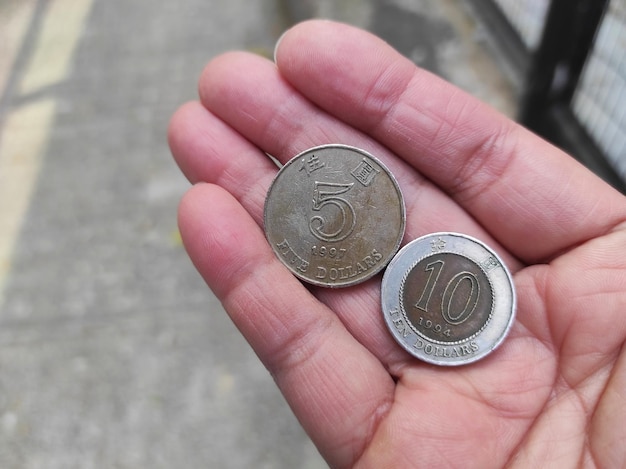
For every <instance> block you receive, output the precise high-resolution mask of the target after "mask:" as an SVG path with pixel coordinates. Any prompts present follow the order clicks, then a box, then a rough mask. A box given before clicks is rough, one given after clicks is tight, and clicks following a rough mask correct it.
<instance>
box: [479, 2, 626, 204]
mask: <svg viewBox="0 0 626 469" xmlns="http://www.w3.org/2000/svg"><path fill="white" fill-rule="evenodd" d="M470 3H471V4H473V6H474V10H475V12H476V13H477V14H478V15H479V16H481V17H482V20H483V22H484V23H485V24H486V27H487V30H488V31H490V32H491V33H492V34H493V35H494V36H496V41H494V43H495V44H496V45H497V46H498V47H499V48H500V50H501V52H502V53H503V55H504V56H505V57H507V59H508V60H509V63H510V66H512V68H513V70H514V71H515V74H517V76H518V77H520V79H519V80H516V81H518V83H519V86H520V100H519V107H518V119H519V121H520V122H521V123H522V124H524V125H525V126H526V127H528V128H530V129H531V130H533V131H535V132H537V133H538V134H540V135H542V136H543V137H545V138H546V139H548V140H550V141H552V142H554V143H555V144H556V145H558V146H560V147H562V148H563V149H565V150H566V151H568V152H569V153H570V154H572V155H573V156H574V157H576V158H577V159H579V160H580V161H581V162H583V163H584V164H586V165H587V166H588V167H589V168H591V169H592V170H593V171H595V172H596V173H597V174H599V175H600V176H601V177H603V178H604V179H605V180H606V181H607V182H609V183H610V184H612V185H613V186H615V187H616V188H618V189H619V190H621V191H622V192H624V193H626V0H470Z"/></svg>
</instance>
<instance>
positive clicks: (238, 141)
mask: <svg viewBox="0 0 626 469" xmlns="http://www.w3.org/2000/svg"><path fill="white" fill-rule="evenodd" d="M168 140H169V145H170V148H171V150H172V154H173V155H174V158H175V159H176V162H177V163H178V165H179V167H180V168H181V170H182V171H183V173H184V174H185V176H187V179H189V181H190V182H192V183H196V182H211V183H213V184H218V185H220V186H222V187H224V188H226V189H227V190H228V191H229V192H230V193H231V194H233V195H234V196H235V198H236V199H237V200H238V201H239V202H240V203H241V204H242V205H243V206H244V207H245V208H246V210H247V211H248V213H250V215H251V216H252V218H254V220H255V221H256V222H257V224H258V225H261V223H262V220H263V205H264V201H265V195H266V194H267V189H268V188H269V186H270V184H271V181H272V179H273V178H274V176H275V175H276V170H277V168H276V165H275V164H274V163H273V162H271V161H270V160H269V159H268V158H267V157H266V156H265V154H264V153H263V152H262V151H261V150H259V149H258V148H257V147H255V146H254V145H252V144H251V143H250V142H248V141H247V140H245V139H244V138H242V137H241V135H240V134H239V133H237V132H236V131H234V130H233V129H232V128H230V127H229V126H228V125H226V124H225V123H224V122H223V121H222V120H221V119H219V118H217V117H215V116H214V115H213V114H212V113H211V112H209V111H208V110H207V109H205V108H204V107H203V106H202V105H201V104H200V103H197V102H191V103H187V104H186V105H184V106H182V107H181V108H180V109H178V111H176V113H175V114H174V115H173V116H172V119H171V120H170V125H169V128H168Z"/></svg>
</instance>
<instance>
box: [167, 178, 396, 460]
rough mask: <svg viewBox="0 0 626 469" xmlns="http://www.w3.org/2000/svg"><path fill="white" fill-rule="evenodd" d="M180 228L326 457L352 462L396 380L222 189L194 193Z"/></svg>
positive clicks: (185, 206)
mask: <svg viewBox="0 0 626 469" xmlns="http://www.w3.org/2000/svg"><path fill="white" fill-rule="evenodd" d="M179 224H180V229H181V234H182V237H183V241H184V243H185V247H186V249H187V250H188V252H189V255H190V257H191V259H192V260H193V261H194V264H195V265H196V268H197V269H198V271H199V272H200V273H201V275H202V276H203V277H204V279H205V280H206V282H207V283H208V284H209V286H210V287H211V288H212V289H213V291H214V292H215V293H216V295H217V296H218V298H219V299H220V300H221V301H222V304H223V305H224V307H225V309H226V310H227V311H228V313H229V315H230V317H231V318H232V319H233V321H234V322H235V324H236V325H237V327H238V328H239V329H240V330H241V332H242V333H243V335H244V336H245V337H246V339H247V340H248V342H249V343H250V344H251V345H252V347H253V348H254V350H255V351H256V353H257V354H258V356H259V357H260V359H261V360H262V361H263V363H264V364H265V365H266V366H267V368H268V369H269V371H270V372H271V373H272V375H273V376H274V378H275V380H276V382H277V384H278V386H279V387H280V389H281V390H282V392H283V393H284V395H285V397H286V399H287V401H288V402H289V404H290V406H291V407H292V409H293V411H294V413H295V414H296V415H297V416H298V418H299V419H300V422H301V423H302V425H303V427H304V428H305V429H306V430H307V432H308V433H309V435H310V436H311V438H312V439H313V440H314V441H315V442H316V444H317V445H318V447H319V448H320V451H321V452H322V454H323V455H324V456H325V457H326V458H327V459H328V460H329V462H330V463H331V464H336V465H340V466H349V465H351V463H352V462H353V460H354V458H355V457H357V456H358V455H359V454H360V453H361V452H362V451H363V450H364V445H365V443H366V442H367V441H369V439H370V436H371V433H372V432H373V431H374V429H375V428H376V426H377V422H378V420H379V419H380V418H382V416H383V415H384V414H386V412H387V410H388V408H389V406H390V403H391V400H392V395H393V389H394V383H393V381H392V380H391V378H390V377H389V375H388V374H387V372H386V371H385V370H384V368H383V367H382V366H381V364H380V362H378V360H376V358H375V357H373V356H372V355H371V354H370V353H369V352H368V351H367V350H366V349H365V348H364V347H362V346H361V345H360V344H359V343H358V342H357V341H356V340H354V338H353V337H352V336H350V334H349V333H348V332H347V331H346V329H345V328H344V327H343V325H342V324H341V322H340V321H339V320H338V319H337V318H336V316H335V315H334V314H333V313H332V311H330V310H329V309H328V308H327V307H326V306H324V305H322V304H321V303H319V302H318V301H317V300H316V299H315V298H314V297H313V296H312V295H311V294H310V293H309V292H308V291H307V290H306V289H305V288H304V287H303V286H302V285H301V284H300V283H299V282H298V281H297V280H296V279H295V278H294V277H293V276H292V275H291V273H290V272H289V271H288V270H287V269H286V268H285V267H284V266H282V264H280V263H279V261H278V260H277V259H276V258H275V257H274V254H273V252H272V251H271V249H270V247H269V246H268V245H267V243H266V242H265V239H264V238H263V234H262V233H261V231H260V229H259V227H258V226H257V225H256V223H255V222H254V220H252V218H250V216H249V215H248V213H247V212H246V211H245V210H244V209H243V208H242V207H241V205H239V203H237V202H236V201H235V199H234V198H233V197H232V196H231V195H230V194H228V193H227V192H225V191H224V190H223V189H221V188H219V187H217V186H213V185H208V184H199V185H197V186H195V187H194V188H192V189H191V190H190V191H189V193H188V194H187V195H186V196H185V198H184V199H183V201H182V203H181V206H180V210H179Z"/></svg>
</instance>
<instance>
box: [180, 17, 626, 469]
mask: <svg viewBox="0 0 626 469" xmlns="http://www.w3.org/2000/svg"><path fill="white" fill-rule="evenodd" d="M200 97H201V102H200V103H189V104H187V105H185V106H183V107H182V108H181V109H180V110H179V111H178V112H177V113H176V114H175V115H174V117H173V119H172V121H171V125H170V129H169V139H170V145H171V148H172V152H173V154H174V156H175V157H176V160H177V162H178V164H179V165H180V167H181V169H182V171H183V172H184V174H185V175H186V176H187V177H188V179H189V180H190V181H191V182H192V183H194V184H195V185H194V187H193V188H192V189H191V190H190V191H189V192H188V194H187V195H186V196H185V197H184V199H183V201H182V203H181V205H180V210H179V224H180V229H181V233H182V237H183V240H184V243H185V246H186V249H187V251H188V253H189V255H190V257H191V259H192V260H193V262H194V264H195V266H196V267H197V269H198V270H199V271H200V273H201V274H202V276H203V277H204V279H205V280H206V282H207V284H208V285H209V286H210V288H211V289H212V290H213V291H214V292H215V294H216V295H217V296H218V297H219V299H220V300H221V301H222V303H223V305H224V307H225V309H226V311H228V313H229V315H230V316H231V318H232V320H233V321H234V322H235V324H236V325H237V326H238V327H239V329H240V330H241V332H242V333H243V335H244V336H245V337H246V339H247V340H248V341H249V342H250V344H251V345H252V347H253V348H254V350H255V351H256V353H257V354H258V356H259V357H260V359H261V360H262V361H263V363H264V364H265V366H266V367H267V368H268V370H269V371H270V372H271V374H272V375H273V377H274V379H275V381H276V383H277V384H278V386H279V387H280V389H281V391H282V392H283V394H284V395H285V397H286V399H287V401H288V402H289V404H290V406H291V408H292V409H293V411H294V413H295V414H296V416H297V417H298V419H299V420H300V422H301V424H302V425H303V427H304V428H305V430H306V431H307V432H308V434H309V435H310V437H311V438H312V440H313V441H314V442H315V444H316V445H317V447H318V448H319V450H320V452H321V454H322V455H323V456H324V457H325V458H326V460H327V461H328V462H329V464H330V465H332V466H335V467H352V466H359V467H375V468H380V467H393V468H396V467H403V468H404V467H413V466H416V467H417V466H419V467H421V466H424V467H442V466H457V467H464V468H468V467H480V468H484V467H500V466H505V465H509V466H519V467H537V466H541V467H549V466H551V465H553V466H558V467H568V466H574V465H584V466H593V465H594V464H595V465H598V466H600V467H623V465H624V464H625V463H626V444H625V442H626V391H625V390H626V352H624V351H623V344H624V340H625V338H626V252H625V249H624V247H625V246H626V231H625V230H624V228H626V223H625V222H626V198H624V197H623V196H622V195H621V194H619V193H618V192H616V191H614V190H613V189H612V188H610V187H609V186H608V185H606V184H605V183H604V182H602V181H601V180H599V179H598V178H597V177H595V176H594V175H593V174H591V173H590V172H589V171H587V170H586V169H585V168H583V167H582V166H580V165H579V164H578V163H576V162H575V161H574V160H573V159H572V158H570V157H568V156H567V155H565V154H563V153H562V152H560V151H559V150H558V149H556V148H554V147H552V146H551V145H549V144H548V143H546V142H544V141H542V140H541V139H539V138H538V137H536V136H535V135H533V134H531V133H530V132H528V131H526V130H524V129H523V128H521V127H520V126H518V125H516V124H515V123H513V122H511V121H510V120H508V119H506V118H505V117H503V116H501V115H499V114H498V113H497V112H495V111H494V110H492V109H490V108H489V107H487V106H486V105H484V104H482V103H480V102H478V101H477V100H476V99H474V98H472V97H470V96H468V95H467V94H465V93H463V92H462V91H459V90H458V89H456V88H454V87H453V86H451V85H450V84H448V83H445V82H444V81H443V80H441V79H439V78H437V77H435V76H433V75H431V74H430V73H428V72H426V71H424V70H420V69H418V68H416V67H415V66H414V65H413V64H412V63H411V62H410V61H408V60H407V59H405V58H403V57H401V56H400V55H399V54H398V53H396V52H395V51H394V50H392V49H391V48H390V47H389V46H388V45H386V44H385V43H383V42H382V41H380V40H379V39H377V38H375V37H373V36H371V35H370V34H368V33H366V32H364V31H361V30H358V29H354V28H352V27H349V26H346V25H341V24H336V23H331V22H323V21H312V22H307V23H303V24H300V25H298V26H296V27H295V28H293V29H292V30H290V31H288V32H287V33H286V35H285V36H283V38H282V40H281V41H280V43H279V45H278V47H277V51H276V65H275V64H273V63H272V62H270V61H267V60H265V59H263V58H260V57H257V56H254V55H251V54H246V53H229V54H226V55H223V56H221V57H218V58H216V59H214V60H213V61H212V62H211V63H210V64H209V65H208V66H207V68H206V69H205V71H204V73H203V75H202V77H201V80H200ZM324 143H343V144H347V145H353V146H356V147H359V148H363V149H365V150H367V151H369V152H370V153H372V154H373V155H375V156H377V157H378V158H379V159H380V160H382V161H383V162H384V163H385V165H386V166H387V167H388V168H389V169H390V170H391V171H392V172H393V173H394V175H395V176H396V179H397V180H398V182H399V184H400V186H401V188H402V190H403V193H404V197H405V201H406V205H407V228H406V234H405V240H404V242H405V243H406V242H408V241H410V240H412V239H414V238H416V237H418V236H421V235H424V234H427V233H430V232H435V231H456V232H461V233H465V234H468V235H471V236H474V237H476V238H478V239H481V240H482V241H484V242H486V243H487V244H489V245H490V246H492V247H493V248H495V250H496V251H497V252H498V253H499V254H500V256H501V257H502V258H503V259H504V260H505V262H506V263H507V265H508V267H509V269H510V270H511V271H512V272H513V273H514V281H515V285H516V289H517V295H518V310H517V318H516V323H515V324H514V326H513V327H512V330H511V332H510V334H509V336H508V338H507V339H506V341H505V342H504V343H503V345H501V346H500V348H498V350H496V351H495V352H494V353H492V354H491V355H490V356H489V357H487V358H485V359H483V360H482V361H480V362H477V363H474V364H472V365H468V366H464V367H455V368H443V367H435V366H432V365H428V364H425V363H422V362H420V361H418V360H416V359H414V358H413V357H411V356H409V355H408V354H407V353H406V352H405V351H404V350H403V349H401V347H400V346H399V345H398V344H397V343H396V342H395V341H394V340H393V338H392V337H391V335H390V334H389V332H388V331H387V329H386V326H385V324H384V322H383V318H382V315H381V311H380V308H381V306H380V276H377V277H375V278H374V279H371V280H369V281H367V282H365V283H363V284H360V285H358V286H355V287H350V288H346V289H323V288H316V287H305V286H304V285H302V284H301V283H300V282H299V281H298V280H297V279H296V278H295V277H293V276H292V275H291V273H289V271H288V270H287V269H286V268H285V267H284V266H283V265H282V264H281V263H280V261H279V260H278V259H277V258H276V257H275V256H274V254H273V252H272V250H271V248H270V246H269V245H268V244H267V242H266V240H265V238H264V235H263V231H262V229H261V228H260V226H261V225H262V218H263V204H264V200H265V196H266V193H267V190H268V188H269V185H270V183H271V181H272V179H273V177H274V175H275V174H276V171H277V168H276V167H275V165H274V164H273V163H272V161H271V160H270V159H269V158H267V156H266V153H268V154H271V155H273V156H274V157H276V158H277V159H278V160H280V161H281V162H282V163H284V162H286V161H287V160H288V159H289V158H291V157H292V156H294V155H296V154H297V153H299V152H301V151H302V150H304V149H307V148H309V147H313V146H316V145H320V144H324Z"/></svg>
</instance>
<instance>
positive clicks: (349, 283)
mask: <svg viewBox="0 0 626 469" xmlns="http://www.w3.org/2000/svg"><path fill="white" fill-rule="evenodd" d="M333 148H339V149H342V150H351V151H354V152H356V153H358V154H360V155H363V156H365V157H367V158H371V159H372V160H373V161H374V162H375V163H376V164H377V165H378V166H380V167H381V168H382V169H383V170H384V171H385V173H386V174H387V176H388V177H389V179H390V180H391V182H392V184H393V186H394V187H395V188H396V193H397V194H398V198H399V201H400V212H401V226H400V229H399V232H398V236H397V239H396V242H395V243H394V246H393V248H392V249H391V250H390V252H389V254H387V255H383V258H382V259H381V262H380V263H379V265H377V266H376V267H375V268H372V269H371V270H368V272H367V275H365V276H363V277H357V278H353V279H350V280H346V281H345V282H341V283H337V282H335V283H332V284H331V283H325V282H320V281H316V280H314V279H311V278H308V277H305V276H303V275H302V274H301V273H300V272H298V271H297V270H296V269H293V268H292V267H291V266H290V265H288V264H287V263H285V262H283V260H282V258H281V257H280V253H279V252H277V251H276V249H275V248H274V246H273V244H272V242H271V241H270V237H269V233H268V229H267V226H268V224H267V217H268V214H267V211H268V202H269V199H270V197H269V195H270V194H271V192H272V188H273V187H274V185H275V184H276V182H277V181H278V179H279V178H280V177H281V175H282V174H283V173H284V172H285V171H286V168H287V167H289V166H291V165H292V164H294V163H295V162H297V161H299V159H300V158H302V156H303V155H306V154H308V153H311V152H314V151H319V150H327V149H333ZM405 230H406V205H405V202H404V194H403V193H402V190H401V189H400V185H399V184H398V181H397V179H396V178H395V176H394V175H393V173H392V172H391V170H390V169H389V168H388V167H387V166H386V165H385V164H384V163H383V162H382V161H381V160H380V159H378V158H376V157H375V156H374V155H372V154H371V153H369V152H367V151H366V150H363V149H362V148H357V147H354V146H351V145H344V144H340V143H329V144H325V145H318V146H315V147H311V148H309V149H307V150H304V151H301V152H300V153H298V154H297V155H295V156H294V157H293V158H291V159H290V160H289V161H287V162H286V163H285V164H284V165H283V166H282V167H280V169H279V170H278V172H277V173H276V175H275V176H274V179H273V180H272V183H271V184H270V187H269V188H268V190H267V194H266V196H265V203H264V206H263V231H264V233H265V239H266V240H267V241H268V244H269V245H270V247H271V248H272V251H273V252H274V254H275V255H276V257H277V258H278V260H279V261H280V262H281V264H283V265H284V266H285V267H287V269H289V271H290V272H291V273H292V274H293V275H295V276H296V277H297V278H299V279H300V280H302V281H304V282H307V283H309V284H312V285H316V286H318V287H326V288H345V287H351V286H353V285H358V284H360V283H363V282H365V281H367V280H369V279H370V278H372V277H374V276H375V275H376V274H378V273H379V272H381V271H382V270H383V269H384V268H385V267H386V266H387V265H388V264H389V262H391V260H392V259H393V258H394V256H395V255H396V253H397V252H398V249H399V248H400V245H401V244H402V240H403V238H404V232H405ZM381 254H383V253H381Z"/></svg>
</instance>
